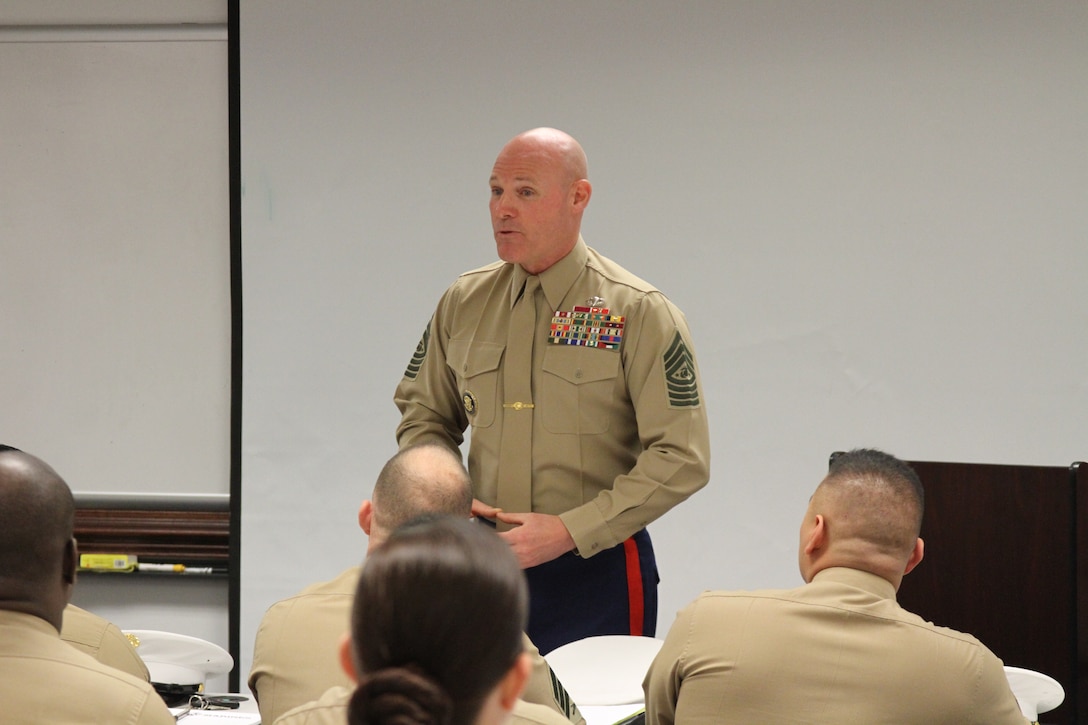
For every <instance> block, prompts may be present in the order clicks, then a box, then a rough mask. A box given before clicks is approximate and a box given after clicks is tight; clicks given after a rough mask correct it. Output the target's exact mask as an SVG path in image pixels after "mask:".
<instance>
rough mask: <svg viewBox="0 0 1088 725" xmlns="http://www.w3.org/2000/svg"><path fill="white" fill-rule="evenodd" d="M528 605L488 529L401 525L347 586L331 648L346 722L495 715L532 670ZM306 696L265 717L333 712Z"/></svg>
mask: <svg viewBox="0 0 1088 725" xmlns="http://www.w3.org/2000/svg"><path fill="white" fill-rule="evenodd" d="M527 614H528V591H527V588H526V584H525V577H524V575H523V573H522V571H521V568H520V566H519V565H518V562H517V559H516V558H515V557H514V554H513V553H512V552H511V551H510V546H509V545H508V544H507V543H506V542H504V541H503V540H502V539H500V538H499V537H498V535H496V534H495V532H494V531H492V530H490V529H489V528H487V527H485V526H480V525H479V524H475V523H472V522H471V521H468V520H466V519H458V518H452V517H438V518H430V519H425V520H417V521H415V522H412V523H409V524H406V525H405V526H402V527H401V528H399V529H397V530H396V531H394V532H393V533H392V535H390V537H389V538H388V539H387V540H386V541H385V543H383V544H382V545H381V546H380V547H378V548H377V549H376V550H375V551H374V552H372V553H370V554H369V555H368V556H367V559H366V561H365V562H364V564H363V567H362V571H361V574H360V576H359V584H358V588H357V589H356V590H355V603H354V606H353V609H352V615H351V637H350V640H349V639H348V638H347V637H345V639H344V642H343V643H342V645H341V651H340V656H341V663H342V664H343V666H344V669H345V670H346V671H347V673H348V674H349V675H350V676H351V677H352V678H353V679H354V680H355V681H356V682H357V683H358V684H357V686H356V689H355V691H354V693H352V695H351V698H350V701H349V703H348V705H347V721H348V722H349V723H351V724H352V725H501V724H502V723H506V722H507V721H508V720H509V718H510V711H511V710H512V709H513V708H514V705H515V703H516V702H517V698H518V696H519V695H520V694H521V691H522V689H523V688H524V686H525V682H526V680H527V679H528V676H529V671H530V669H531V662H530V659H529V656H528V655H527V654H526V653H525V650H524V640H523V636H522V633H523V631H524V627H525V624H526V619H527ZM322 699H325V698H322ZM310 705H311V706H303V707H302V708H296V710H293V711H292V712H290V713H287V714H286V715H284V716H283V717H282V718H280V719H278V720H277V721H276V722H277V723H291V724H292V725H294V724H295V723H299V724H301V723H307V724H308V725H317V724H318V723H322V724H323V723H342V722H344V719H343V718H344V713H343V707H342V706H341V707H338V708H336V707H333V708H329V707H325V708H322V707H321V700H318V701H317V702H315V703H311V704H310ZM557 717H558V716H557Z"/></svg>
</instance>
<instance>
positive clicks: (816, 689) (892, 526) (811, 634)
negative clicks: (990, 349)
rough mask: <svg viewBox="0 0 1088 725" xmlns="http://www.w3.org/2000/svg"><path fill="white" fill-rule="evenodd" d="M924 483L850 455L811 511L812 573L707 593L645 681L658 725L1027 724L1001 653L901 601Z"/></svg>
mask: <svg viewBox="0 0 1088 725" xmlns="http://www.w3.org/2000/svg"><path fill="white" fill-rule="evenodd" d="M922 510H923V491H922V484H921V482H920V481H919V480H918V476H917V475H916V474H915V472H914V470H913V469H911V467H910V466H909V465H907V464H906V463H904V462H902V461H900V460H898V459H896V458H894V457H893V456H890V455H888V454H886V453H882V452H880V451H874V450H866V449H862V450H855V451H851V452H849V453H845V454H841V455H839V456H837V457H836V458H835V459H834V461H832V463H831V469H830V472H829V473H828V475H827V477H826V478H825V479H824V480H823V482H822V483H821V484H820V485H819V487H818V488H817V489H816V492H815V493H814V494H813V495H812V498H811V500H810V502H809V506H808V511H807V512H806V513H805V517H804V520H803V521H802V523H801V533H800V545H799V551H798V560H799V564H800V569H801V576H802V577H803V578H804V580H805V582H806V584H805V585H803V586H801V587H799V588H797V589H790V590H763V591H751V592H723V591H719V592H707V593H704V594H703V595H702V596H700V597H699V598H698V599H696V600H695V602H693V603H692V604H690V605H689V606H688V607H687V608H686V609H684V610H683V611H681V612H680V614H679V615H678V616H677V618H676V622H675V623H674V624H673V626H672V628H671V629H670V630H669V633H668V636H667V637H666V638H665V644H664V645H663V646H662V648H661V650H660V651H659V652H658V655H657V657H656V659H655V660H654V661H653V664H652V665H651V666H650V670H649V672H648V673H647V675H646V680H645V682H644V684H643V687H644V689H645V692H646V721H647V723H653V724H654V725H669V724H670V723H685V725H700V724H702V723H707V724H709V723H714V725H728V724H729V723H756V722H758V723H761V724H762V725H776V724H779V723H780V724H782V725H785V724H786V723H811V724H815V723H827V725H838V723H878V722H879V723H898V724H900V725H911V724H912V723H917V725H923V724H924V725H941V724H945V725H970V724H971V723H977V724H978V725H1006V724H1007V725H1023V724H1024V723H1025V722H1027V721H1026V719H1025V718H1024V716H1023V715H1022V714H1021V712H1020V707H1019V705H1018V704H1017V702H1016V698H1015V696H1014V695H1013V693H1012V691H1011V689H1010V688H1009V683H1008V679H1007V678H1006V676H1005V671H1004V668H1003V666H1002V663H1001V660H999V659H998V658H997V657H996V656H995V655H994V654H993V652H991V651H990V650H989V649H987V648H986V647H985V646H984V645H983V644H982V643H981V642H979V641H978V640H977V639H975V638H974V637H972V636H971V635H968V634H963V633H960V632H957V631H955V630H952V629H948V628H945V627H937V626H935V625H933V624H931V623H929V622H926V621H925V620H923V619H922V618H921V617H919V616H917V615H915V614H911V613H910V612H908V611H906V610H904V609H903V608H901V607H900V606H899V605H898V604H897V603H896V600H895V594H896V591H898V589H899V584H900V582H901V581H902V579H903V577H904V576H905V575H906V574H908V573H909V572H910V571H911V570H912V569H913V568H914V567H915V566H917V565H918V562H920V561H921V560H922V554H923V543H922V540H921V539H920V538H918V534H919V532H920V530H921V525H922Z"/></svg>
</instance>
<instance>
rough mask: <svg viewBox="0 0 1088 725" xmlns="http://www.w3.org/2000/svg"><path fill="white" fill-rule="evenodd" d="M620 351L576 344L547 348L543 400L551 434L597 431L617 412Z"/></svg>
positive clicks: (543, 416)
mask: <svg viewBox="0 0 1088 725" xmlns="http://www.w3.org/2000/svg"><path fill="white" fill-rule="evenodd" d="M619 373H620V356H619V353H617V352H613V351H610V350H608V351H606V350H597V349H586V348H582V349H579V348H578V347H574V346H563V347H549V348H548V349H547V350H545V351H544V364H543V375H541V380H540V384H541V385H540V399H539V400H537V401H535V402H536V403H537V405H538V406H539V407H540V409H541V421H542V422H543V424H544V428H545V429H547V430H548V431H550V432H552V433H578V434H590V435H592V434H597V433H604V432H605V431H607V430H608V428H609V425H610V424H611V421H612V416H613V415H616V414H617V406H616V390H615V389H616V378H617V376H618V375H619Z"/></svg>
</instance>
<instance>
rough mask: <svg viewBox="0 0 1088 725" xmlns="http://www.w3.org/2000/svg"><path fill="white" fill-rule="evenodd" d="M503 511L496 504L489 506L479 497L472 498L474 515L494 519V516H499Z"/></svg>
mask: <svg viewBox="0 0 1088 725" xmlns="http://www.w3.org/2000/svg"><path fill="white" fill-rule="evenodd" d="M501 511H502V509H500V508H495V507H494V506H488V505H487V504H486V503H484V502H483V501H480V500H479V499H475V498H474V499H472V515H473V516H475V517H476V518H481V519H492V520H494V518H495V517H496V516H498V515H499V513H500V512H501Z"/></svg>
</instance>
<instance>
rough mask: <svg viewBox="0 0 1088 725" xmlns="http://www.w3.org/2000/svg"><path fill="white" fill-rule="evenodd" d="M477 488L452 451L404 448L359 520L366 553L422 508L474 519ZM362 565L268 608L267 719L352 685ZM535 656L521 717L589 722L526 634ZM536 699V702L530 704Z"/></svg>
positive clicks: (256, 665) (262, 643)
mask: <svg viewBox="0 0 1088 725" xmlns="http://www.w3.org/2000/svg"><path fill="white" fill-rule="evenodd" d="M471 507H472V491H471V485H470V483H469V478H468V472H467V471H465V468H464V464H463V463H462V462H461V460H460V458H458V457H457V455H456V454H454V453H453V452H452V451H450V449H448V448H446V447H445V446H443V445H440V444H437V443H423V444H419V445H415V446H409V447H406V448H404V449H402V450H401V451H400V452H399V453H397V454H396V455H395V456H393V458H391V459H390V460H389V462H388V463H386V465H385V467H384V468H383V469H382V471H381V473H380V474H379V475H378V480H377V482H376V483H375V484H374V492H373V495H372V497H371V499H370V500H367V501H363V503H362V505H361V506H360V508H359V526H360V527H361V528H362V529H363V531H364V532H365V533H366V534H367V536H368V537H369V538H368V541H367V551H372V550H373V549H374V548H375V547H377V546H379V545H381V543H382V542H383V541H384V540H385V539H386V537H388V535H389V533H390V532H392V531H393V529H395V528H396V527H397V526H399V525H401V524H402V523H404V522H406V521H409V520H411V519H413V518H416V517H417V516H420V515H423V514H429V513H434V514H448V515H452V516H462V517H464V518H468V517H469V516H470V515H471V513H470V511H471ZM358 577H359V570H358V567H351V568H350V569H347V570H345V571H344V572H342V573H341V574H340V575H338V576H337V577H336V578H335V579H332V580H331V581H327V582H321V583H318V584H313V585H311V586H309V587H307V588H306V589H303V590H302V591H301V592H299V593H298V594H296V595H295V596H293V597H289V598H287V599H284V600H282V601H279V602H276V603H275V604H273V605H272V606H271V607H269V609H268V611H267V612H266V613H265V615H264V618H263V619H262V620H261V624H260V627H259V628H258V630H257V636H256V641H255V643H254V647H253V668H252V670H250V673H249V689H250V690H251V691H252V692H253V696H254V697H255V698H256V699H257V704H258V706H259V708H260V711H261V719H262V721H263V722H267V723H274V722H275V721H276V719H277V718H278V717H280V716H281V715H282V714H284V713H285V712H287V711H288V710H290V709H292V708H295V707H298V706H299V705H302V704H305V703H307V702H310V701H313V700H317V699H318V698H319V697H321V696H322V694H323V693H325V692H326V690H328V689H330V688H332V687H343V688H349V687H351V686H352V683H351V682H350V680H349V679H348V677H347V675H346V674H345V673H344V670H343V668H342V667H341V666H340V660H339V656H338V652H339V645H340V641H341V639H342V638H343V637H344V635H345V634H346V633H347V632H348V630H349V628H350V627H349V625H350V621H349V620H350V615H351V603H352V597H353V596H354V592H355V584H356V582H357V581H358ZM525 642H526V648H527V650H528V652H529V654H530V655H531V656H532V658H533V672H532V675H531V677H530V679H529V684H528V686H527V687H526V689H525V691H524V692H523V693H522V697H521V699H522V701H523V702H522V703H519V705H518V707H517V708H516V709H515V711H514V716H515V717H514V720H513V721H512V722H513V723H518V722H519V721H518V717H519V715H520V713H521V712H522V711H526V712H527V711H530V710H532V711H536V712H537V713H538V715H537V717H538V718H542V719H534V720H532V721H531V722H548V720H547V719H546V718H547V717H548V716H547V713H546V712H545V713H543V714H540V711H541V710H545V711H546V710H548V709H550V710H551V711H552V714H553V716H554V717H555V718H558V720H556V721H555V722H557V723H559V724H560V725H568V724H569V723H570V722H573V723H575V724H576V725H577V724H579V723H584V722H585V721H584V719H583V718H582V716H581V713H580V712H579V711H578V708H577V707H576V706H575V704H574V703H573V702H571V700H570V697H569V695H567V693H566V691H565V690H564V689H563V686H562V685H561V684H560V683H559V682H558V680H557V679H556V678H555V676H554V675H553V674H552V672H551V668H549V667H548V665H547V663H546V662H545V661H544V658H543V657H541V656H540V654H539V652H538V651H537V649H536V647H534V646H533V644H532V642H530V641H529V639H528V637H526V639H525ZM530 704H534V705H535V707H534V706H530Z"/></svg>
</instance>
